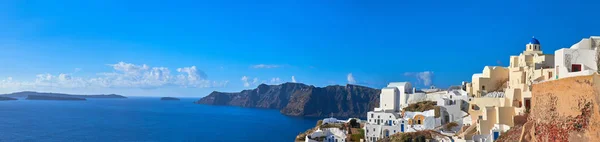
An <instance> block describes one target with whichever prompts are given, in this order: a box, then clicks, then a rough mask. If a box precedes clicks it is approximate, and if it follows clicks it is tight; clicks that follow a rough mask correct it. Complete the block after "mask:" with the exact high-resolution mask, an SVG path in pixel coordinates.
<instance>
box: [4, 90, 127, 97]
mask: <svg viewBox="0 0 600 142" xmlns="http://www.w3.org/2000/svg"><path fill="white" fill-rule="evenodd" d="M30 95H37V96H50V97H73V98H127V97H125V96H121V95H116V94H107V95H105V94H102V95H72V94H62V93H42V92H32V91H23V92H15V93H10V94H4V95H0V96H4V97H14V98H26V97H28V96H30Z"/></svg>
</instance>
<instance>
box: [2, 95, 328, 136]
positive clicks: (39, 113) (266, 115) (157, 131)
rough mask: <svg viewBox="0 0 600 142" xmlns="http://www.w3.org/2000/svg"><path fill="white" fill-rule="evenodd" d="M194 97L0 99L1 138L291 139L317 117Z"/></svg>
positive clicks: (310, 125) (316, 119)
mask: <svg viewBox="0 0 600 142" xmlns="http://www.w3.org/2000/svg"><path fill="white" fill-rule="evenodd" d="M196 100H198V98H181V100H180V101H161V100H160V98H158V97H130V98H127V99H88V100H87V101H46V100H23V99H21V100H16V101H0V142H29V141H32V142H36V141H40V142H180V141H182V142H188V141H189V142H192V141H197V142H212V141H215V142H246V141H248V142H291V141H294V139H295V137H296V135H297V134H299V133H301V132H304V131H306V130H307V129H310V128H312V127H314V126H315V124H316V122H317V121H318V119H319V118H304V117H291V116H285V115H282V114H280V113H279V110H273V109H257V108H242V107H233V106H212V105H202V104H194V103H193V102H194V101H196Z"/></svg>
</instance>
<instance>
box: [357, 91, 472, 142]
mask: <svg viewBox="0 0 600 142" xmlns="http://www.w3.org/2000/svg"><path fill="white" fill-rule="evenodd" d="M432 90H433V91H432ZM423 101H433V102H434V103H435V104H434V105H435V106H437V107H436V108H435V109H429V110H424V111H405V110H404V108H407V107H409V105H410V104H414V103H418V102H423ZM467 101H468V96H467V93H466V92H465V91H464V90H460V89H456V90H439V89H437V90H434V89H427V91H416V89H415V88H412V86H411V84H410V83H408V82H392V83H389V84H388V86H387V87H385V88H383V89H382V90H381V95H380V104H379V106H380V107H379V108H375V109H374V111H370V112H368V113H367V122H366V123H367V124H366V125H365V127H364V130H365V139H366V141H368V142H375V141H377V140H379V139H381V138H384V137H389V136H391V135H393V134H395V133H404V132H415V131H422V130H429V129H436V128H439V127H440V126H442V125H444V124H447V123H450V122H455V123H458V124H461V125H462V123H463V117H465V116H467V115H468V114H467V112H466V111H467V108H468V106H465V105H468V103H467Z"/></svg>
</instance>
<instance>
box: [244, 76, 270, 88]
mask: <svg viewBox="0 0 600 142" xmlns="http://www.w3.org/2000/svg"><path fill="white" fill-rule="evenodd" d="M240 80H242V83H244V87H250V86H253V85H257V84H259V82H258V78H256V77H255V78H253V79H252V80H250V77H248V76H242V79H240ZM262 83H265V81H264V80H263V81H262Z"/></svg>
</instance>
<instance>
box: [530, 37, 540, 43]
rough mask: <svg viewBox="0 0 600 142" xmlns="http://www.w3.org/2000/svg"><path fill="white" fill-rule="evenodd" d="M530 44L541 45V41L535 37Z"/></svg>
mask: <svg viewBox="0 0 600 142" xmlns="http://www.w3.org/2000/svg"><path fill="white" fill-rule="evenodd" d="M529 44H540V41H538V40H537V39H536V38H535V37H532V38H531V40H529Z"/></svg>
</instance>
